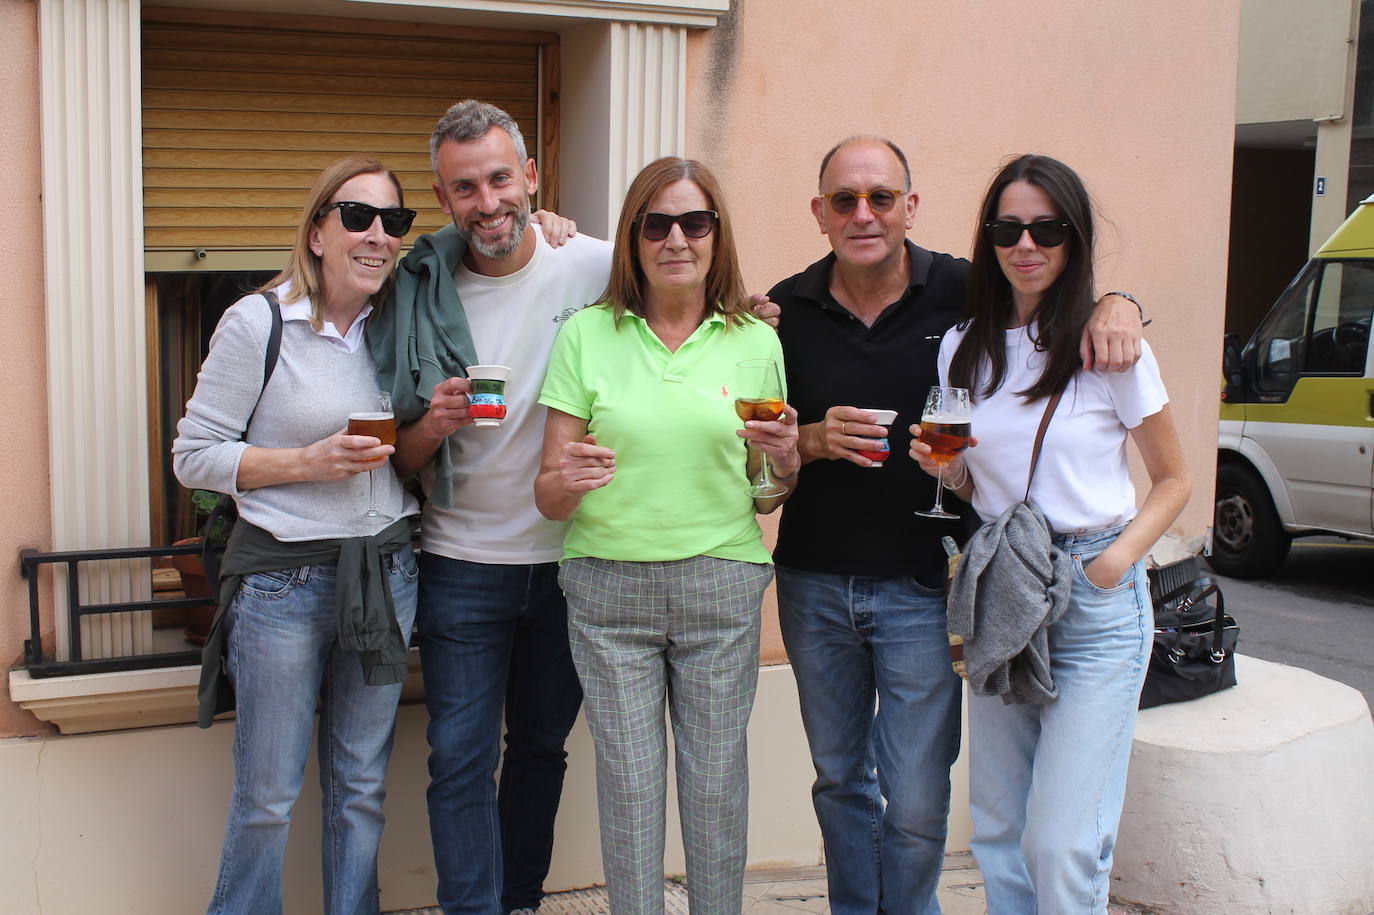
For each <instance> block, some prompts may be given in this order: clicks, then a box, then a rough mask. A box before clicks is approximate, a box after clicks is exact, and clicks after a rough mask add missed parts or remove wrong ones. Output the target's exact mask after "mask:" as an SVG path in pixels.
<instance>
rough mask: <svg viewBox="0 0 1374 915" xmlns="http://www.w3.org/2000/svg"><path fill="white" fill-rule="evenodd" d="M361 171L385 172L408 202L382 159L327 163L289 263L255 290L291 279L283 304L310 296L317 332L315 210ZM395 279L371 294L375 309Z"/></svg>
mask: <svg viewBox="0 0 1374 915" xmlns="http://www.w3.org/2000/svg"><path fill="white" fill-rule="evenodd" d="M359 175H386V177H387V178H388V179H390V181H391V183H392V185H393V186H394V187H395V188H396V202H397V203H398V204H399V205H401V206H405V194H404V192H403V191H402V190H401V182H400V180H399V179H397V177H396V173H395V172H393V171H392V170H391V169H389V168H387V167H386V166H385V165H383V164H382V163H381V161H380V160H378V159H374V158H372V157H370V156H348V157H346V158H343V159H340V160H339V161H337V162H335V163H333V164H332V165H329V166H327V167H326V168H325V170H324V171H322V172H320V174H319V176H318V177H316V178H315V183H314V184H312V185H310V193H309V194H308V195H307V196H306V199H305V206H304V207H303V208H302V209H301V215H300V220H299V221H298V223H297V225H296V241H295V244H293V245H292V246H291V253H290V255H288V256H287V258H286V266H285V267H283V268H282V271H281V273H278V274H277V275H276V276H274V277H272V279H270V280H268V281H267V282H266V283H264V284H263V285H262V286H260V287H258V288H257V289H255V290H254V292H259V293H262V292H266V291H268V290H269V289H276V288H277V287H278V286H281V285H283V284H287V283H289V284H290V287H291V288H290V289H289V290H288V291H287V293H286V295H285V296H284V297H283V298H282V304H283V305H289V304H291V303H292V302H298V301H300V300H301V299H303V298H307V297H308V298H309V299H310V326H311V327H313V328H314V329H315V330H316V331H317V332H318V331H320V330H322V329H323V328H324V302H323V295H322V293H323V292H324V282H323V280H322V279H321V277H320V257H319V255H317V254H316V253H315V252H314V251H312V250H310V230H311V228H312V227H313V226H314V225H315V223H316V221H317V219H318V218H319V217H318V216H317V215H316V214H318V213H319V211H320V207H323V206H325V205H326V204H328V203H329V201H330V198H332V197H333V196H334V195H335V194H337V193H338V192H339V188H341V187H343V186H344V185H345V184H347V183H348V182H349V181H351V180H353V179H354V178H356V177H358V176H359ZM326 215H327V214H326ZM392 281H393V280H392V277H391V276H388V277H387V279H386V282H385V283H383V284H382V288H381V289H379V290H378V291H377V294H376V295H374V296H373V297H372V307H373V308H374V309H375V308H380V307H381V305H382V303H383V302H384V301H386V297H387V295H388V294H389V293H390V292H391V284H392Z"/></svg>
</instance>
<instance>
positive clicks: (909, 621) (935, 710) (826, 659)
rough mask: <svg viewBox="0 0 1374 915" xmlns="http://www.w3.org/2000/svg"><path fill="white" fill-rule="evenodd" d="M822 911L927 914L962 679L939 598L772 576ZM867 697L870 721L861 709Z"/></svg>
mask: <svg viewBox="0 0 1374 915" xmlns="http://www.w3.org/2000/svg"><path fill="white" fill-rule="evenodd" d="M777 578H778V616H779V621H780V622H781V624H782V637H783V642H784V644H786V646H787V656H788V658H789V659H790V660H791V662H792V671H793V673H794V674H795V675H796V677H797V692H798V695H799V697H800V699H801V713H802V722H803V724H804V725H805V726H806V739H807V741H808V742H809V743H810V745H811V761H812V763H813V764H814V765H815V767H816V781H815V784H814V785H813V786H812V788H811V796H812V801H813V802H814V804H815V807H816V819H817V820H818V821H819V822H820V827H821V836H822V838H823V840H824V842H825V863H826V875H827V878H828V883H829V891H830V911H831V912H832V913H834V915H874V913H878V912H881V913H887V915H918V913H920V915H924V913H930V912H939V911H940V904H939V902H937V901H936V898H935V891H936V887H937V886H938V884H939V879H940V869H941V867H942V866H943V864H944V856H945V829H946V821H947V819H948V817H949V769H950V766H951V765H953V764H954V759H955V757H956V756H958V754H959V700H960V696H961V695H962V685H961V683H960V680H959V678H958V677H957V676H955V675H954V671H953V669H952V668H951V666H950V660H949V641H948V637H947V636H946V624H945V596H944V594H943V593H942V592H939V591H934V590H932V589H930V588H926V587H924V586H922V585H921V584H920V583H919V582H917V581H915V580H914V579H911V578H863V577H855V576H843V575H830V574H826V573H821V572H804V571H801V570H798V569H789V568H784V567H782V566H778V568H777ZM875 700H876V706H877V708H876V714H875V708H874V706H875Z"/></svg>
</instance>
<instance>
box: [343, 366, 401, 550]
mask: <svg viewBox="0 0 1374 915" xmlns="http://www.w3.org/2000/svg"><path fill="white" fill-rule="evenodd" d="M363 401H364V402H363V403H362V404H360V406H362V407H363V408H364V409H362V410H358V411H356V412H353V413H350V414H348V434H349V435H370V436H372V437H373V438H379V439H381V440H382V444H383V445H394V444H396V414H395V413H393V412H392V410H391V395H390V394H388V393H387V392H386V391H373V392H371V393H370V394H368V395H367V396H366V397H365V398H363ZM376 476H377V471H375V470H369V471H368V472H367V511H365V512H364V513H363V514H361V515H359V516H358V519H357V520H358V521H361V522H364V523H370V522H376V521H393V520H395V519H393V518H392V517H391V516H390V515H385V514H382V513H381V512H379V511H377V498H376V497H377V479H376Z"/></svg>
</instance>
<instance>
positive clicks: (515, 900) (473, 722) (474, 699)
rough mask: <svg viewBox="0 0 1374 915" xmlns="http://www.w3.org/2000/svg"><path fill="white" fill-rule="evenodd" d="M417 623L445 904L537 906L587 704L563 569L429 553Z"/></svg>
mask: <svg viewBox="0 0 1374 915" xmlns="http://www.w3.org/2000/svg"><path fill="white" fill-rule="evenodd" d="M417 623H418V641H419V645H420V658H421V661H422V662H423V664H424V675H425V704H426V705H427V706H428V707H429V730H428V737H429V747H430V754H429V774H430V785H429V792H428V801H429V829H430V836H431V838H432V841H433V843H434V863H435V867H436V868H437V870H438V872H439V904H440V906H442V907H443V910H444V912H445V913H447V915H454V913H465V915H466V913H473V915H504V913H506V912H509V911H510V910H512V909H518V908H525V907H529V908H537V907H538V906H539V902H540V900H541V899H542V897H543V884H544V877H545V876H546V875H547V874H548V871H549V859H550V856H551V855H552V853H553V824H554V818H555V816H556V815H557V813H558V800H559V796H560V795H561V794H562V791H563V773H564V772H565V771H566V769H567V753H565V752H564V750H563V742H564V740H565V739H566V738H567V736H568V732H569V731H570V730H571V729H572V725H573V721H574V720H575V719H576V717H577V710H578V707H579V706H580V705H581V702H582V689H581V686H580V685H579V684H578V681H577V672H576V670H575V669H574V668H573V664H572V657H571V654H570V653H569V650H568V610H567V604H566V603H565V602H564V600H563V592H562V590H561V589H560V588H559V587H558V564H557V563H552V562H550V563H542V564H538V565H489V564H484V563H474V562H465V561H463V560H460V559H448V558H445V557H443V556H435V555H432V554H428V553H426V554H422V555H421V557H420V599H419V613H418V616H417ZM503 708H504V711H505V723H506V752H505V758H504V762H503V764H502V768H501V785H500V791H499V792H498V791H497V787H496V779H495V774H496V765H497V761H498V756H499V755H500V738H501V717H502V709H503Z"/></svg>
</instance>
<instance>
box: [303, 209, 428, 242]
mask: <svg viewBox="0 0 1374 915" xmlns="http://www.w3.org/2000/svg"><path fill="white" fill-rule="evenodd" d="M333 209H337V210H338V211H339V222H341V223H343V227H344V228H345V229H347V230H348V231H350V232H366V231H367V230H368V229H369V228H370V227H371V226H372V220H374V219H376V218H377V217H378V216H380V217H382V231H383V232H385V233H386V234H388V235H390V236H391V237H392V238H400V237H402V236H403V235H405V234H406V233H407V232H409V231H410V224H411V223H413V222H414V221H415V211H414V210H408V209H406V208H405V207H385V208H382V207H374V206H372V205H371V204H368V203H358V202H357V201H356V200H340V201H339V202H338V203H330V204H326V205H325V206H322V207H320V210H319V212H318V213H316V214H315V218H316V219H320V218H322V217H324V216H325V215H327V214H328V213H329V211H330V210H333Z"/></svg>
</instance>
